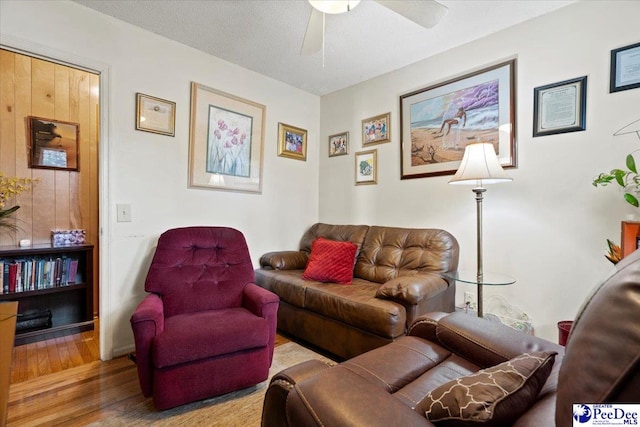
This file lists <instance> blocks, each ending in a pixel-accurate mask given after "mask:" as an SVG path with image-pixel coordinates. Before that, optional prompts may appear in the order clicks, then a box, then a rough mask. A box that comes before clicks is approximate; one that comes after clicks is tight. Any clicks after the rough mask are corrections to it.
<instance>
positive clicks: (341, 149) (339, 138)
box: [329, 132, 349, 157]
mask: <svg viewBox="0 0 640 427" xmlns="http://www.w3.org/2000/svg"><path fill="white" fill-rule="evenodd" d="M345 154H349V132H342V133H337V134H335V135H329V157H336V156H344V155H345Z"/></svg>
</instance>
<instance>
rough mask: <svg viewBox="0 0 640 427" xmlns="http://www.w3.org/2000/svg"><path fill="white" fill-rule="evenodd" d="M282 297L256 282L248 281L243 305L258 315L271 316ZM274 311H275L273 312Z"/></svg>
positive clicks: (243, 295) (243, 296)
mask: <svg viewBox="0 0 640 427" xmlns="http://www.w3.org/2000/svg"><path fill="white" fill-rule="evenodd" d="M279 302H280V298H279V297H278V295H276V294H274V293H273V292H271V291H268V290H266V289H264V288H261V287H260V286H258V285H256V284H255V283H247V284H246V285H245V287H244V290H243V294H242V306H243V307H244V308H246V309H247V310H249V311H251V312H252V313H253V314H255V315H256V316H260V317H265V318H266V317H269V316H270V315H271V314H274V313H275V312H276V311H277V310H278V303H279ZM272 312H273V313H272Z"/></svg>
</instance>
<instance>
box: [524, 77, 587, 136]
mask: <svg viewBox="0 0 640 427" xmlns="http://www.w3.org/2000/svg"><path fill="white" fill-rule="evenodd" d="M586 113H587V76H584V77H578V78H576V79H571V80H565V81H563V82H559V83H553V84H550V85H546V86H540V87H537V88H535V89H533V136H534V137H536V136H545V135H553V134H557V133H566V132H576V131H581V130H585V129H586V124H585V121H586V116H587V114H586Z"/></svg>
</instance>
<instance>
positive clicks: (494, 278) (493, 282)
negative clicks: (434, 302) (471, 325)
mask: <svg viewBox="0 0 640 427" xmlns="http://www.w3.org/2000/svg"><path fill="white" fill-rule="evenodd" d="M445 277H446V278H448V279H451V280H455V281H457V282H462V283H471V284H475V285H477V287H478V291H477V292H478V295H477V298H478V317H483V312H482V287H483V286H505V285H512V284H514V283H515V282H516V279H514V278H513V277H510V276H507V275H506V274H501V273H484V274H483V275H482V278H481V279H478V273H477V271H474V270H458V271H455V272H453V273H447V274H445Z"/></svg>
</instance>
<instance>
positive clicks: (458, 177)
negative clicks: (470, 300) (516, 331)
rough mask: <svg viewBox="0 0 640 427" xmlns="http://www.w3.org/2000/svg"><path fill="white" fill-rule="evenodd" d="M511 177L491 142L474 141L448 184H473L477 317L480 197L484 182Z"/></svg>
mask: <svg viewBox="0 0 640 427" xmlns="http://www.w3.org/2000/svg"><path fill="white" fill-rule="evenodd" d="M511 180H512V178H510V177H508V176H507V174H506V173H505V172H504V169H502V166H500V162H499V161H498V156H496V152H495V150H494V148H493V144H491V143H488V142H474V143H471V144H468V145H467V146H466V147H465V149H464V155H463V156H462V162H461V163H460V167H459V168H458V170H457V171H456V174H455V175H454V176H453V178H451V181H449V184H467V185H475V187H474V188H473V189H472V191H473V192H474V193H476V211H477V228H476V229H477V242H478V247H477V254H478V271H477V277H476V279H477V286H478V317H482V315H483V313H482V283H483V276H484V273H483V271H482V198H483V193H484V192H485V191H487V189H486V188H484V185H485V184H496V183H499V182H506V181H511Z"/></svg>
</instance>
